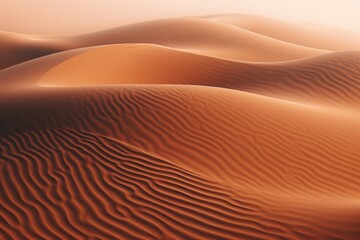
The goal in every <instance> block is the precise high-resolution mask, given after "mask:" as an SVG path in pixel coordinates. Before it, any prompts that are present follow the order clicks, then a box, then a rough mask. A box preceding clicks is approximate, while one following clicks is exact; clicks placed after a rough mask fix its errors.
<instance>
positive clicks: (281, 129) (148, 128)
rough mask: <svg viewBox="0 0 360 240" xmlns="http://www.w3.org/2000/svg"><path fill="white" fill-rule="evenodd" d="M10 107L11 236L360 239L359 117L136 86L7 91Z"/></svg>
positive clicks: (6, 130) (237, 95)
mask: <svg viewBox="0 0 360 240" xmlns="http://www.w3.org/2000/svg"><path fill="white" fill-rule="evenodd" d="M0 112H1V113H5V114H2V116H3V117H2V118H1V119H0V129H1V132H0V134H1V147H2V149H1V151H2V156H3V157H2V158H1V165H0V167H1V175H0V176H1V178H2V180H1V181H0V183H1V184H2V187H1V188H0V189H1V191H2V193H1V195H2V196H4V201H3V202H4V203H3V204H2V206H3V207H1V208H0V211H1V212H2V214H1V215H2V216H3V218H5V219H6V220H7V221H6V222H8V223H9V224H7V225H2V226H0V228H1V229H2V231H1V234H2V236H4V238H11V237H20V238H21V237H22V236H24V234H25V235H28V236H33V237H34V238H57V237H59V238H69V237H70V236H72V237H75V238H85V237H88V236H92V237H94V238H98V239H101V238H125V239H134V238H139V239H142V238H164V239H168V238H180V239H188V238H200V239H204V238H210V239H211V238H216V239H222V238H225V239H226V238H227V239H229V238H230V239H231V238H247V239H248V238H249V239H252V238H253V239H257V238H258V239H266V238H269V237H270V238H271V237H272V238H279V237H282V238H287V239H304V238H314V237H320V236H321V237H324V238H339V239H348V238H354V237H355V236H357V235H358V234H360V233H359V229H358V226H357V219H358V218H359V214H360V206H359V197H360V196H359V192H358V186H359V184H360V182H359V179H360V175H359V172H360V171H359V170H360V163H359V162H358V159H359V158H360V152H359V151H358V146H357V142H356V140H357V139H359V137H360V130H359V129H358V128H357V127H356V126H358V120H359V118H358V117H359V116H358V115H356V114H355V113H354V114H350V113H347V114H342V115H341V114H338V112H337V111H329V110H326V109H322V108H317V107H313V106H307V105H299V104H295V103H289V102H285V101H280V100H276V99H272V98H267V97H263V96H258V95H255V94H249V93H244V92H240V91H233V90H225V89H218V88H209V87H195V86H130V85H128V86H124V87H115V86H113V87H97V88H37V89H28V90H21V91H20V90H19V91H18V92H17V93H4V94H2V95H1V101H0ZM339 123H341V124H339ZM105 136H106V137H105ZM16 171H18V172H19V173H20V175H17V176H18V177H16V178H15V177H14V176H15V175H14V173H15V172H16ZM229 220H231V221H229Z"/></svg>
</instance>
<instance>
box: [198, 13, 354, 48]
mask: <svg viewBox="0 0 360 240" xmlns="http://www.w3.org/2000/svg"><path fill="white" fill-rule="evenodd" d="M203 18H204V19H207V20H212V21H215V22H220V23H225V24H229V25H232V26H236V27H239V28H241V29H246V30H249V31H251V32H254V33H259V34H262V35H264V36H268V37H271V38H274V39H279V40H282V41H286V42H289V43H294V44H298V45H301V46H308V47H312V48H318V49H326V50H334V51H345V50H354V49H357V50H360V35H359V34H356V33H352V32H348V31H345V30H341V29H336V28H331V27H327V26H316V25H311V24H305V23H292V22H287V21H283V20H279V19H275V18H271V17H265V16H258V15H252V14H217V15H209V16H204V17H203Z"/></svg>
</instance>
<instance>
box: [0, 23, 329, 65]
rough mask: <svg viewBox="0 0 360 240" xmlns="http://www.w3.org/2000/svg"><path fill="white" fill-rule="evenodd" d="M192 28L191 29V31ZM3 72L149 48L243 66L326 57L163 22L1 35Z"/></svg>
mask: <svg viewBox="0 0 360 240" xmlns="http://www.w3.org/2000/svg"><path fill="white" fill-rule="evenodd" d="M189 26H191V28H189ZM2 35H3V36H2V37H3V38H4V39H5V41H2V42H1V43H0V47H1V49H4V50H3V51H2V52H0V56H1V58H2V60H1V62H0V69H4V68H6V67H9V66H12V65H15V64H18V63H21V62H24V61H27V60H31V59H34V58H38V57H41V56H45V55H48V54H52V53H55V52H59V51H64V50H70V49H74V48H83V47H91V46H100V45H108V44H118V43H149V44H157V45H161V46H167V47H173V48H177V49H186V50H188V51H191V52H196V53H200V54H205V55H209V56H214V57H222V58H228V59H233V60H244V61H261V62H267V61H285V60H291V59H298V58H304V57H309V56H315V55H320V54H323V53H325V51H323V50H319V49H313V48H308V47H303V46H299V45H295V44H291V43H288V42H284V41H279V40H277V39H273V38H269V37H265V36H263V35H260V34H257V33H253V32H250V31H247V30H243V29H240V28H234V27H232V26H229V25H226V24H222V23H216V22H213V21H207V20H203V19H199V18H179V19H164V20H156V21H150V22H144V23H138V24H132V25H128V26H123V27H119V28H114V29H109V30H106V31H100V32H95V33H90V34H82V35H74V36H30V35H19V34H13V33H2Z"/></svg>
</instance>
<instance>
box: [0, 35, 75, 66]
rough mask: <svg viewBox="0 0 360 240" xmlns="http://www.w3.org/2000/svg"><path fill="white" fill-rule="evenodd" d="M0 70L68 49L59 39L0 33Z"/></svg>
mask: <svg viewBox="0 0 360 240" xmlns="http://www.w3.org/2000/svg"><path fill="white" fill-rule="evenodd" d="M0 39H1V41H0V70H1V69H5V68H8V67H11V66H13V65H16V64H19V63H22V62H25V61H28V60H32V59H34V58H38V57H42V56H46V55H49V54H52V53H55V52H59V51H64V50H66V49H68V48H69V46H67V43H65V41H63V40H61V39H51V38H45V37H36V36H30V35H23V34H15V33H9V32H0Z"/></svg>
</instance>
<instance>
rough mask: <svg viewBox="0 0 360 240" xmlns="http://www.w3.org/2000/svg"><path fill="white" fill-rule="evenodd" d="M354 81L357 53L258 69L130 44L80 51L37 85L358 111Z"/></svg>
mask: <svg viewBox="0 0 360 240" xmlns="http://www.w3.org/2000/svg"><path fill="white" fill-rule="evenodd" d="M105 73H106V78H103V77H102V76H103V75H104V74H105ZM359 76H360V52H357V51H353V52H340V53H331V54H326V55H323V56H318V57H313V58H308V59H305V60H297V61H291V62H282V63H273V64H259V63H249V62H234V61H227V60H224V59H217V58H212V57H207V56H202V55H197V54H192V53H188V52H184V51H178V50H175V49H172V48H164V47H160V46H157V45H144V44H132V45H112V46H108V47H100V48H92V49H89V50H84V51H83V52H82V53H80V54H78V55H75V56H74V57H72V58H69V59H67V60H66V61H64V62H62V63H60V64H58V65H57V66H55V67H53V68H52V69H50V70H49V71H48V72H46V73H45V74H44V75H43V77H42V78H40V80H39V84H43V85H56V86H74V85H94V84H95V85H96V84H169V83H171V84H192V85H205V86H215V87H225V88H231V89H237V90H242V91H248V92H253V93H258V94H263V95H266V96H271V97H278V98H279V97H280V98H283V99H288V100H292V101H294V100H296V101H299V102H307V103H313V104H328V105H329V104H330V105H332V106H348V107H359V100H360V83H359V80H358V78H359Z"/></svg>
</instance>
